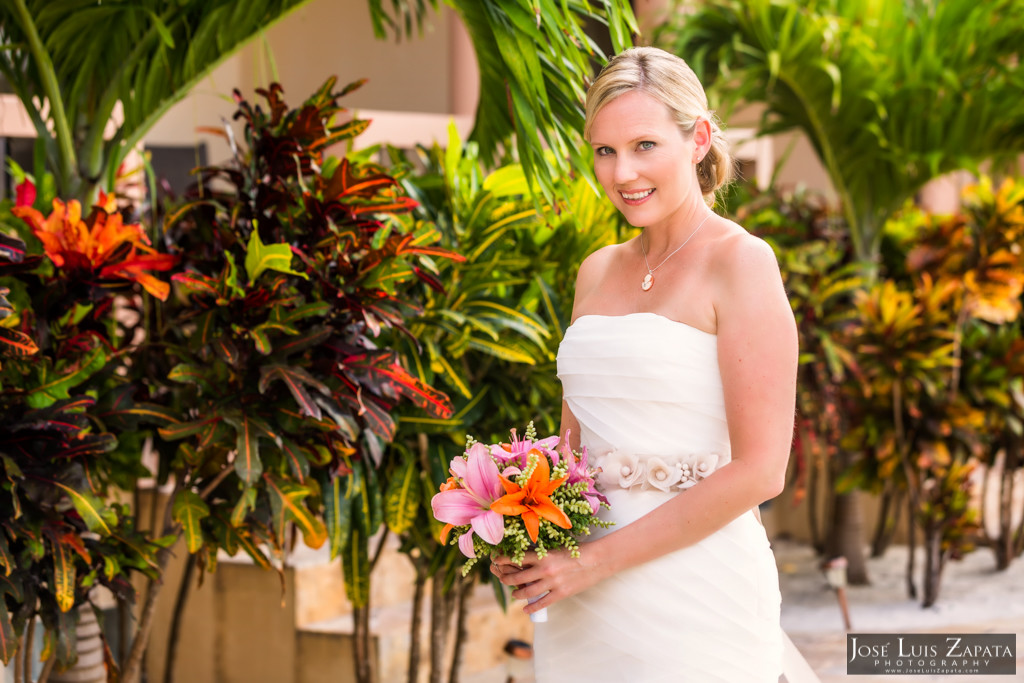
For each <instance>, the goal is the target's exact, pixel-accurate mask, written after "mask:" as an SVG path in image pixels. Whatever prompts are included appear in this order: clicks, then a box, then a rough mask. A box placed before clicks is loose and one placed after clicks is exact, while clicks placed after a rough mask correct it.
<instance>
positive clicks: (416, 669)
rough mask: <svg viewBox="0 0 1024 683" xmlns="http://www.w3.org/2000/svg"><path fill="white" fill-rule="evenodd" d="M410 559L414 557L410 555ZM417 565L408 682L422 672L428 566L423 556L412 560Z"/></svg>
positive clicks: (413, 681)
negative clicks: (421, 639)
mask: <svg viewBox="0 0 1024 683" xmlns="http://www.w3.org/2000/svg"><path fill="white" fill-rule="evenodd" d="M410 559H412V558H411V557H410ZM412 561H413V563H414V564H415V566H416V588H415V591H414V592H413V595H412V616H411V617H410V619H409V620H410V622H411V623H410V626H409V673H408V677H407V683H416V682H417V681H418V680H419V673H420V629H421V628H422V626H423V594H424V592H425V589H426V585H427V566H426V561H425V560H423V559H422V558H420V559H415V560H412Z"/></svg>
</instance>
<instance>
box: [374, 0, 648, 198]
mask: <svg viewBox="0 0 1024 683" xmlns="http://www.w3.org/2000/svg"><path fill="white" fill-rule="evenodd" d="M390 4H391V7H390V9H389V8H386V7H385V6H384V5H385V3H384V0H370V8H371V12H372V14H373V17H374V25H375V30H376V32H377V35H378V37H384V35H385V34H386V28H388V27H390V28H391V29H393V30H394V31H395V32H396V33H397V34H398V35H402V33H403V31H404V32H405V33H409V32H410V31H411V29H412V26H413V24H416V25H420V24H421V22H422V20H423V16H424V15H425V14H426V13H427V12H428V7H431V8H435V9H436V7H437V0H415V1H413V0H391V3H390ZM447 4H448V5H450V6H451V7H452V8H453V9H454V10H455V11H456V12H457V13H458V15H459V18H461V19H462V21H463V23H464V24H465V25H466V28H467V29H468V31H469V35H470V38H471V39H472V41H473V47H474V49H475V51H476V56H477V63H478V65H479V67H480V102H479V105H478V106H477V111H476V120H475V122H474V125H473V132H472V135H471V136H470V140H471V141H473V142H476V143H477V144H478V145H479V150H480V151H479V154H480V157H481V159H482V160H483V161H484V162H485V164H486V165H487V166H488V167H492V168H493V167H494V166H495V165H496V163H497V162H498V161H499V159H500V158H501V156H502V155H503V150H504V149H511V148H512V147H514V148H515V150H516V152H517V154H518V160H519V162H520V163H521V164H522V166H523V171H524V172H525V174H526V177H527V178H528V179H529V180H530V182H531V183H535V186H536V187H537V188H539V190H540V191H541V192H542V193H543V195H544V197H545V198H546V200H547V201H549V202H550V201H553V200H554V199H555V197H556V195H557V197H558V199H561V200H565V199H567V198H568V196H569V193H570V192H571V190H570V189H569V187H570V185H569V184H567V183H566V182H565V181H566V180H571V179H572V178H575V177H576V176H577V175H583V176H584V177H587V178H592V173H591V171H590V167H591V163H590V159H589V157H588V152H587V151H586V146H585V145H581V144H580V143H581V137H580V133H581V131H582V130H583V109H582V105H583V99H584V94H585V92H586V87H587V84H588V83H589V74H590V73H591V71H592V69H593V68H594V66H595V65H600V64H603V63H604V62H605V61H606V59H607V57H606V55H605V54H604V53H603V52H602V50H601V48H600V47H599V45H598V43H597V41H596V40H595V38H594V35H598V34H599V33H600V32H603V31H607V34H608V36H609V37H610V42H611V45H612V49H613V51H614V52H619V51H621V50H624V49H625V48H627V47H630V46H631V45H632V40H633V34H635V33H637V32H638V28H637V24H636V19H635V18H634V16H633V11H632V9H631V7H630V3H629V2H626V1H624V0H570V1H568V2H565V1H562V2H558V1H556V0H489V1H487V2H480V1H479V0H447ZM594 27H599V28H598V29H597V30H596V31H595V30H594ZM549 151H550V152H553V154H551V153H549ZM594 186H595V187H596V183H594Z"/></svg>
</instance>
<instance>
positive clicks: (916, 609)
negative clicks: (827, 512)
mask: <svg viewBox="0 0 1024 683" xmlns="http://www.w3.org/2000/svg"><path fill="white" fill-rule="evenodd" d="M773 547H774V549H775V557H776V561H777V563H778V566H779V585H780V588H781V590H782V627H783V629H785V631H786V632H787V633H788V634H789V636H790V638H791V639H792V640H793V642H794V644H795V645H796V646H797V648H799V649H800V651H801V653H802V654H803V655H804V657H805V658H806V659H807V661H808V663H809V664H810V665H811V667H812V668H813V669H814V671H815V672H816V673H817V674H818V676H819V677H820V679H821V681H822V683H832V682H833V681H851V682H856V683H876V682H882V681H886V682H890V683H894V682H896V681H916V682H918V683H925V682H930V681H941V682H943V683H954V682H956V681H974V682H975V683H977V682H978V681H980V680H991V681H1009V680H1014V681H1024V558H1022V559H1018V560H1017V561H1016V562H1014V563H1013V564H1012V565H1011V566H1010V568H1009V569H1008V570H1006V571H1003V572H997V571H996V570H995V558H994V557H993V555H992V552H991V551H990V550H988V549H985V548H980V549H978V550H977V551H975V552H974V553H971V554H970V555H968V556H966V557H965V558H964V559H962V560H960V561H954V562H950V563H949V564H948V565H947V567H946V569H945V572H944V573H943V578H942V586H941V588H940V593H939V599H938V602H937V604H936V605H934V606H932V607H929V608H927V609H925V608H922V607H921V604H920V600H911V599H910V598H908V597H907V588H906V578H905V577H906V564H907V557H908V551H907V548H906V546H894V547H891V548H889V550H888V551H886V553H885V555H884V556H883V557H881V558H875V559H869V560H868V574H869V577H870V579H871V585H868V586H850V587H848V588H847V589H846V591H847V600H848V603H849V611H850V623H851V632H852V633H907V634H913V633H1015V634H1016V635H1017V650H1016V652H1017V675H1016V676H993V677H984V678H982V677H979V676H926V675H916V676H847V675H846V661H845V659H846V633H847V632H846V629H845V627H844V625H843V618H842V612H841V610H840V608H839V602H838V600H837V597H836V593H835V591H833V590H832V589H831V588H830V587H829V585H828V583H827V581H826V580H825V576H824V574H823V573H822V572H821V571H820V570H819V569H818V565H819V560H818V559H817V558H816V557H815V556H814V553H813V551H812V550H811V549H810V548H809V547H808V546H805V545H801V544H796V543H790V542H785V541H776V542H775V543H774V544H773ZM916 560H917V571H916V574H917V577H918V585H919V591H920V590H921V586H920V571H921V569H922V568H923V564H924V560H923V557H921V556H918V557H917V558H916Z"/></svg>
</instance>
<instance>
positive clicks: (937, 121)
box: [657, 0, 1024, 257]
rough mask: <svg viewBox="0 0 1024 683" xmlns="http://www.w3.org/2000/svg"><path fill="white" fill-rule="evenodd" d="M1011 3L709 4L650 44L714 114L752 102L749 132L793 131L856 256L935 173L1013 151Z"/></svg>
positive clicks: (1016, 129)
mask: <svg viewBox="0 0 1024 683" xmlns="http://www.w3.org/2000/svg"><path fill="white" fill-rule="evenodd" d="M1022 21H1024V2H1021V1H1020V0H996V1H994V2H984V3H969V2H906V3H900V2H877V1H875V0H842V1H840V0H815V1H812V2H806V1H799V2H798V1H797V0H750V1H749V2H733V1H731V0H709V1H708V2H706V3H704V4H703V5H702V7H701V9H700V10H698V11H697V12H696V13H694V14H687V15H686V16H685V21H684V20H683V19H682V18H681V15H680V18H679V19H677V20H674V21H673V22H672V23H670V24H669V25H667V26H666V27H665V28H664V30H662V31H661V32H660V33H659V35H658V37H657V41H658V43H659V44H661V45H662V46H664V47H665V48H666V49H669V50H670V51H672V52H675V53H676V54H679V55H681V56H683V57H684V58H685V59H687V61H688V62H689V63H690V64H691V66H693V68H694V70H695V71H696V72H697V75H698V76H699V77H701V79H702V80H703V81H704V83H705V84H706V85H708V86H709V95H710V96H711V98H712V106H713V107H714V108H720V107H725V108H726V109H728V108H729V107H730V106H732V105H734V104H736V103H738V102H746V103H763V104H764V105H765V111H764V115H763V119H762V124H761V132H762V133H775V132H780V131H786V130H793V129H798V130H800V131H802V132H803V133H805V134H806V135H807V137H808V139H809V140H810V142H811V144H812V145H813V147H814V149H815V152H816V153H817V155H818V157H819V158H820V159H821V162H822V164H823V165H824V166H825V168H826V170H827V171H828V174H829V178H830V179H831V181H832V184H833V186H834V187H835V189H836V192H837V193H838V195H839V197H840V199H841V200H842V203H843V210H844V211H845V213H846V218H847V221H848V223H849V225H850V229H851V233H852V235H851V237H852V239H853V243H854V248H855V250H856V252H857V254H858V256H860V257H870V256H872V255H874V254H876V253H877V251H878V246H879V238H880V234H881V228H882V225H883V224H884V223H885V220H886V219H887V218H888V217H889V216H890V215H892V213H893V212H894V211H895V210H897V209H898V208H899V207H900V206H902V205H903V203H904V202H905V201H906V200H907V199H910V198H912V197H913V195H914V194H915V193H916V192H917V190H918V189H919V188H920V187H921V186H922V185H924V183H926V182H927V181H928V180H930V179H932V178H934V177H935V176H937V175H940V174H943V173H946V172H949V171H953V170H957V169H961V168H975V167H976V165H977V164H978V163H980V162H981V161H984V160H986V159H996V160H998V159H1003V158H1011V157H1012V158H1015V157H1016V155H1018V154H1019V153H1020V149H1021V148H1022V146H1024V98H1021V97H1020V93H1021V90H1022V84H1024V70H1022V69H1021V66H1020V62H1021V60H1020V45H1021V41H1020V29H1019V27H1020V25H1021V22H1022Z"/></svg>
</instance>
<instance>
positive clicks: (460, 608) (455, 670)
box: [448, 576, 475, 683]
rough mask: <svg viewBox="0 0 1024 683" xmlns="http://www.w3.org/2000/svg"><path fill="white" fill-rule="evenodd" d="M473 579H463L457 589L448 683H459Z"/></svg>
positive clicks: (467, 634)
mask: <svg viewBox="0 0 1024 683" xmlns="http://www.w3.org/2000/svg"><path fill="white" fill-rule="evenodd" d="M474 585H475V582H474V581H473V577H472V576H470V577H469V578H468V579H463V580H462V582H461V585H460V586H459V589H458V595H459V597H458V603H457V606H456V608H455V610H456V611H455V613H456V615H457V616H456V620H455V650H454V651H453V652H452V668H451V671H450V672H449V673H448V683H459V675H460V673H461V670H462V652H463V648H464V647H465V645H466V641H467V640H469V628H468V627H467V625H466V612H468V611H469V598H470V596H471V595H473V586H474Z"/></svg>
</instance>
